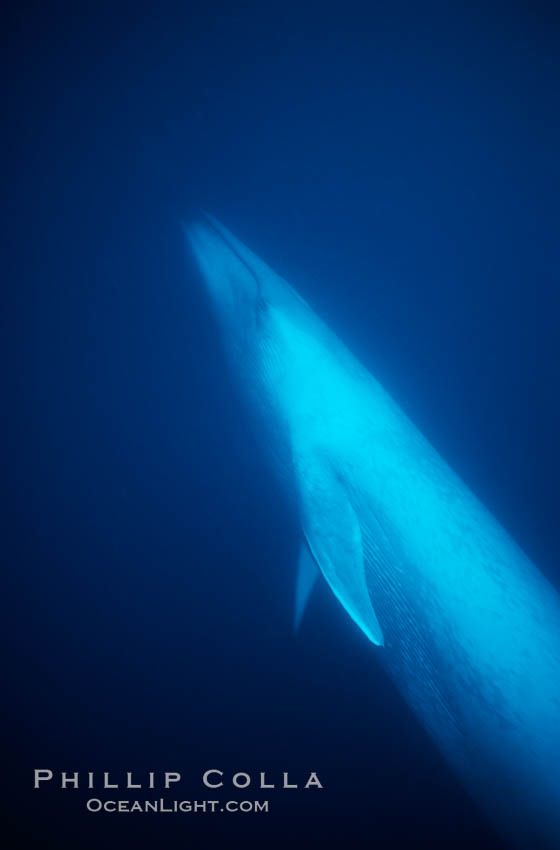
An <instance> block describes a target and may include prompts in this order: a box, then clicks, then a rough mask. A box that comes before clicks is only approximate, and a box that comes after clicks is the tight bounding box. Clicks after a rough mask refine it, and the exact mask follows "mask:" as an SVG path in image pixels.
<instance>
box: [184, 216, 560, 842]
mask: <svg viewBox="0 0 560 850" xmlns="http://www.w3.org/2000/svg"><path fill="white" fill-rule="evenodd" d="M186 234H187V237H188V241H189V243H190V246H191V248H192V251H193V253H194V256H195V258H196V261H197V264H198V267H199V270H200V274H201V277H202V278H203V280H204V282H205V284H206V286H207V289H208V291H209V293H210V300H211V303H212V305H213V307H214V310H215V314H216V318H217V322H218V325H219V327H220V330H221V336H222V338H223V342H224V347H225V351H226V354H227V358H228V360H229V362H230V364H231V369H232V374H233V375H235V379H236V383H237V386H238V387H239V388H240V391H241V393H242V395H243V398H244V399H245V402H246V403H247V404H248V406H249V410H250V412H251V417H252V419H253V420H254V422H255V425H256V428H257V432H258V434H259V437H260V440H261V442H262V444H263V446H264V448H265V451H266V454H267V456H268V458H269V460H270V462H271V463H272V466H273V468H274V470H275V471H276V473H277V475H278V477H279V479H280V481H281V482H282V484H283V486H284V487H285V489H286V491H287V493H288V494H289V497H290V498H291V500H292V501H293V503H294V504H295V506H296V508H297V513H298V516H299V519H300V524H301V531H302V548H301V554H300V563H299V573H298V579H297V588H296V596H295V612H294V620H295V623H296V624H297V623H299V621H300V620H301V617H302V614H303V611H304V609H305V605H306V602H307V599H308V597H309V594H310V592H311V589H312V587H313V585H314V582H315V578H316V576H317V575H319V574H322V575H323V576H324V578H325V579H326V581H327V583H328V585H329V586H330V588H331V589H332V591H333V593H334V594H335V596H336V597H337V599H338V600H339V602H340V603H341V605H342V606H343V607H344V609H345V610H346V611H347V613H348V615H349V616H350V618H351V619H352V620H353V621H354V623H356V624H357V626H359V628H360V629H361V630H362V631H363V632H364V634H365V635H366V636H367V638H368V639H369V640H370V641H371V643H372V644H374V645H375V647H376V649H375V654H376V655H377V657H378V659H379V661H380V663H381V664H382V665H383V666H384V667H385V668H386V670H387V672H388V673H389V674H390V676H391V677H392V678H393V680H394V681H395V683H396V685H397V687H398V689H399V690H400V692H401V694H402V695H403V697H404V698H405V700H406V701H407V702H408V704H409V705H410V706H411V708H412V709H413V710H414V712H415V713H416V715H417V716H418V717H419V719H420V720H421V722H422V724H423V725H424V726H425V728H426V729H427V731H428V733H429V734H430V736H431V737H432V739H433V740H434V741H435V743H436V744H437V745H438V747H439V748H440V750H441V752H442V753H443V755H444V757H445V758H446V760H447V761H448V763H449V764H450V765H451V766H452V768H453V769H454V770H455V772H456V773H457V774H458V775H459V776H460V777H461V779H462V781H463V783H464V784H465V786H466V787H467V789H468V790H469V792H470V793H471V795H472V796H473V797H474V799H475V800H476V801H477V802H478V803H479V804H480V805H481V806H482V807H483V808H484V809H485V811H486V812H487V814H488V816H489V817H490V818H491V819H492V820H493V821H494V823H495V825H496V826H497V828H498V829H499V831H500V832H501V833H502V835H503V836H504V837H505V838H506V840H507V841H508V843H510V844H511V845H512V846H518V847H522V848H526V849H527V850H528V848H531V850H537V848H540V850H545V848H546V850H552V848H558V847H560V597H559V595H558V593H557V592H556V590H555V589H554V588H553V587H552V585H551V584H550V583H549V582H548V581H547V579H546V578H545V577H544V576H543V575H542V574H541V573H540V572H539V571H538V570H537V569H536V567H535V566H534V565H533V564H532V563H531V561H530V560H529V559H528V558H527V556H526V555H525V554H524V553H523V552H522V551H521V549H520V548H519V547H518V546H517V544H516V543H515V542H514V541H513V540H512V538H511V537H510V536H509V534H508V533H507V532H506V531H505V530H504V529H503V528H502V527H501V525H500V524H499V523H498V522H497V521H496V520H495V519H494V518H493V516H492V515H491V514H490V513H489V511H488V510H486V508H485V507H484V506H483V505H482V504H481V502H480V501H479V500H478V499H477V498H476V497H475V496H474V495H473V493H472V492H471V491H470V490H469V489H468V487H467V486H466V485H465V484H464V483H463V481H462V480H461V479H460V478H459V476H457V475H456V474H455V473H454V472H453V470H452V469H451V468H450V467H449V466H448V465H447V464H446V462H445V461H444V460H443V459H442V457H441V456H440V455H439V454H438V453H437V451H436V450H435V449H434V448H433V447H432V446H431V445H430V444H429V442H428V441H427V440H426V439H425V438H424V437H423V436H422V434H421V433H420V432H419V430H418V429H417V428H416V427H415V426H414V424H413V423H412V422H411V421H410V420H409V418H408V417H407V416H406V415H405V414H404V413H403V411H402V410H401V409H400V408H399V407H398V405H397V404H396V403H395V402H394V401H393V399H392V398H391V397H390V395H389V394H388V393H387V392H386V391H385V390H384V389H383V387H382V386H381V385H380V384H379V383H378V382H377V381H376V380H375V378H374V377H373V376H372V375H371V374H370V373H369V372H368V371H367V370H366V369H365V368H364V366H362V365H361V364H360V363H359V362H358V360H357V359H356V358H355V357H354V356H353V355H352V354H351V353H350V352H349V350H348V349H347V348H346V347H345V346H344V345H343V343H342V342H341V341H340V340H339V339H338V338H337V337H336V336H335V334H334V333H332V332H331V331H330V330H329V328H328V327H327V326H326V325H325V324H324V323H323V322H322V321H321V320H320V319H319V318H318V317H317V316H316V314H315V313H314V312H313V310H312V309H311V308H310V307H309V306H308V304H307V303H306V302H305V301H304V300H303V299H302V298H301V297H300V296H299V295H298V293H297V292H296V291H295V290H294V289H293V288H292V287H291V286H290V285H289V284H288V283H287V282H286V281H285V280H283V279H282V278H281V277H280V276H279V275H277V274H276V273H275V272H273V271H272V270H271V269H270V268H269V267H268V266H267V265H266V264H265V263H264V262H263V261H262V260H260V259H259V258H258V257H257V256H256V255H255V254H254V253H252V252H251V251H250V250H249V249H248V248H247V247H246V246H245V245H244V244H243V243H242V242H240V241H239V240H238V239H236V238H235V237H234V236H233V235H232V234H231V233H230V232H229V231H228V230H226V229H225V228H224V227H223V226H222V225H221V224H220V223H219V222H217V221H216V220H215V219H214V218H212V217H210V216H206V215H204V216H201V217H200V218H199V219H198V220H195V221H194V222H192V223H191V224H189V225H188V226H187V227H186Z"/></svg>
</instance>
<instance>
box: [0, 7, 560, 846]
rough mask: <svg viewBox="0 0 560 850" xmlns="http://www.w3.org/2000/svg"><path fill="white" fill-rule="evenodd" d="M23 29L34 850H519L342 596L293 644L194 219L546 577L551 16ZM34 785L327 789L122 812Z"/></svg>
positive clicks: (550, 431)
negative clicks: (305, 783)
mask: <svg viewBox="0 0 560 850" xmlns="http://www.w3.org/2000/svg"><path fill="white" fill-rule="evenodd" d="M78 5H79V4H78ZM465 6H466V4H465ZM6 31H7V33H8V39H7V41H8V54H7V56H8V62H9V73H8V75H7V79H8V81H9V84H8V87H7V88H8V92H7V94H8V114H9V123H10V127H11V132H10V133H9V136H8V149H7V154H6V156H5V163H6V165H7V174H8V188H9V195H8V209H7V213H8V215H7V221H6V232H7V234H8V252H7V254H6V257H7V266H8V268H7V274H6V276H5V284H4V290H3V291H4V302H5V308H7V309H6V312H5V316H7V317H8V319H7V322H6V330H7V334H6V338H7V341H8V346H7V356H6V362H7V364H8V372H9V389H10V390H13V391H14V402H13V403H12V402H11V401H10V402H9V404H8V406H7V409H8V414H9V415H8V425H9V427H8V430H7V440H6V445H7V448H8V453H7V454H8V457H7V482H8V499H9V505H8V511H7V518H8V521H9V533H8V550H7V553H8V557H7V559H6V564H7V571H8V579H7V582H6V585H7V589H8V590H9V591H10V598H11V595H12V591H13V602H11V604H10V612H9V615H8V621H7V622H8V627H7V632H6V633H7V645H8V646H9V648H10V659H11V662H12V663H11V665H10V667H12V668H13V671H12V672H13V677H12V678H11V680H10V684H9V690H8V698H7V702H8V705H9V708H10V720H9V725H8V730H9V738H10V746H9V750H10V754H11V755H13V766H11V767H10V776H11V783H12V790H13V791H15V801H14V804H13V809H12V815H13V817H14V819H15V822H16V827H17V829H18V830H19V832H20V834H21V836H22V846H25V844H24V839H28V840H29V841H30V842H31V841H38V840H39V839H40V840H41V841H42V842H43V843H46V844H47V846H51V845H52V846H56V847H58V848H65V847H72V848H76V847H80V848H81V847H89V846H90V845H91V846H92V847H99V846H105V847H113V846H114V847H117V846H123V844H124V846H131V847H132V846H134V847H144V846H146V847H153V846H156V845H159V843H160V842H161V843H163V844H165V846H167V845H169V846H171V844H172V842H181V844H180V845H179V844H178V845H177V846H193V847H195V846H196V847H198V846H208V847H213V846H218V847H221V846H226V845H227V844H228V843H229V842H230V841H234V840H243V841H244V842H245V843H251V842H252V841H253V840H255V841H257V842H260V846H268V843H270V841H271V840H272V838H278V837H279V838H280V839H281V840H282V841H283V842H286V841H287V840H289V841H290V843H291V844H292V845H293V846H297V847H299V846H302V847H303V846H305V845H306V843H308V842H309V841H317V842H321V843H329V842H331V841H332V842H336V843H337V844H340V843H341V842H346V843H347V846H353V845H355V844H358V843H359V842H366V841H368V842H370V843H371V844H372V846H375V845H377V846H379V847H385V846H390V847H433V846H434V845H436V846H438V845H439V844H440V843H441V844H442V845H443V846H446V847H448V846H467V847H470V846H472V847H475V846H476V847H479V848H485V850H498V848H500V847H502V845H501V844H500V841H499V839H498V837H497V836H496V835H495V833H494V832H493V829H492V827H491V826H490V825H489V824H488V823H487V822H486V820H485V819H484V817H483V816H482V814H480V813H479V811H478V810H477V809H476V808H475V806H474V805H473V804H472V803H471V801H470V799H469V798H468V796H467V795H466V793H465V792H464V790H463V788H462V787H461V786H460V784H459V783H458V781H457V780H456V779H455V778H454V776H453V775H452V774H451V773H450V772H449V771H448V769H447V767H446V766H445V764H444V763H443V761H442V759H441V757H440V756H439V754H438V753H437V751H436V750H435V748H434V747H433V746H432V744H431V742H430V741H429V740H428V739H427V737H426V735H425V733H424V731H423V730H422V729H421V728H420V726H419V725H418V723H417V721H416V720H415V719H414V717H413V716H412V715H411V713H410V711H409V710H408V709H407V708H406V706H405V705H404V704H403V702H402V701H401V699H400V697H399V696H398V694H397V693H396V692H395V690H394V688H393V686H392V684H391V683H390V682H389V681H388V680H387V679H386V678H385V677H384V676H383V674H382V673H381V671H380V670H379V669H378V667H377V665H376V662H375V658H374V653H373V652H372V647H371V645H370V644H369V643H368V642H367V640H366V639H365V638H364V637H363V636H362V635H360V634H359V632H358V631H357V629H355V628H354V627H353V626H352V624H351V623H350V621H349V619H348V617H347V616H346V615H345V614H344V612H343V610H342V608H341V607H340V606H338V605H337V603H336V601H335V600H334V598H333V597H332V596H331V595H330V593H329V591H328V590H327V589H326V587H321V588H320V589H319V590H318V591H317V593H316V594H315V596H314V597H313V600H312V603H311V606H310V609H309V611H308V614H307V615H306V618H305V621H304V624H303V628H302V631H301V633H300V635H299V636H298V637H297V638H294V637H293V635H292V633H291V623H292V595H293V577H294V573H295V563H296V558H297V550H298V545H299V543H298V532H297V527H296V525H295V522H294V517H293V515H292V514H291V513H290V510H289V507H288V506H287V505H286V504H285V503H284V502H283V501H282V498H281V495H280V494H279V493H278V492H277V490H276V488H275V486H274V482H273V481H272V480H271V479H270V478H269V475H268V472H267V470H266V467H265V465H264V463H263V462H262V459H261V457H260V455H259V453H258V450H257V447H256V444H255V441H254V439H253V435H252V434H251V431H250V428H249V423H248V421H247V420H246V418H245V413H244V411H243V409H242V408H241V407H240V406H239V405H238V402H237V399H236V397H235V395H234V393H233V390H232V388H231V386H230V381H229V375H228V373H227V370H226V367H225V362H224V359H223V356H222V352H221V349H220V344H219V339H218V334H217V331H216V330H215V328H214V326H213V323H212V318H211V315H210V312H209V309H208V306H207V304H206V301H205V299H204V295H203V292H202V289H201V287H200V285H199V281H198V278H197V275H196V273H195V270H194V268H193V266H192V265H191V264H190V262H189V260H188V257H187V254H186V251H185V247H184V245H183V242H182V234H181V228H180V223H181V220H184V219H185V218H188V217H189V216H190V215H191V214H192V213H193V211H195V210H197V209H199V208H200V207H203V208H205V209H208V210H210V211H211V212H213V213H214V214H216V215H217V216H218V217H219V218H221V219H222V220H223V221H224V223H225V224H226V225H227V226H228V227H230V228H231V229H232V230H233V231H234V232H235V233H236V234H237V235H239V237H240V238H242V239H243V240H244V241H245V242H246V243H247V244H249V245H250V246H251V247H252V248H253V249H254V250H255V251H256V252H257V253H259V254H260V255H261V256H262V257H264V258H265V259H266V260H267V261H268V262H269V263H270V264H271V265H272V266H273V267H274V268H275V269H277V270H278V271H279V272H281V273H282V274H283V275H284V276H286V277H287V278H288V279H289V280H290V281H291V282H292V283H293V284H294V285H295V286H296V287H297V288H298V289H299V291H300V292H301V293H302V294H303V295H304V296H305V297H306V299H307V300H308V301H309V302H310V303H311V304H312V305H313V306H314V307H315V309H316V310H317V312H318V313H319V314H320V315H321V316H322V317H323V318H325V319H326V320H327V322H328V323H329V324H330V325H331V327H332V328H333V329H334V330H335V331H336V332H337V333H338V334H339V335H340V337H341V338H342V339H344V340H345V342H346V343H347V344H348V345H349V346H350V348H351V349H352V350H353V351H354V352H355V353H356V354H357V355H358V356H359V357H360V358H361V359H362V360H363V361H364V362H365V363H366V364H367V366H368V367H369V368H370V370H371V371H372V372H374V374H375V375H376V377H378V379H380V380H381V381H382V383H383V384H384V385H385V387H386V388H387V389H388V390H389V391H390V392H391V393H392V394H393V396H394V397H395V398H396V399H397V400H398V401H399V403H400V404H401V406H402V407H403V408H404V409H405V410H406V411H407V413H408V414H409V415H410V416H411V418H412V419H413V420H414V421H415V423H416V424H417V425H418V426H419V427H420V428H421V429H422V430H423V431H424V433H425V434H426V436H428V437H429V439H430V440H431V441H432V443H433V444H434V445H435V446H436V447H437V448H438V449H439V451H440V452H441V453H442V454H443V455H444V456H445V458H446V459H447V460H448V461H449V462H450V464H451V465H452V466H453V467H454V468H455V470H456V471H458V472H459V473H460V474H461V475H462V477H463V478H464V479H465V480H466V481H467V482H468V483H469V485H470V486H471V487H472V488H473V489H474V491H475V492H476V493H477V494H478V495H479V496H480V497H481V498H482V500H483V501H484V503H485V504H486V505H487V506H488V507H489V508H490V509H491V510H492V511H493V513H494V514H495V515H496V516H497V517H498V519H499V520H500V521H501V522H502V523H503V524H504V525H505V526H506V528H508V530H509V531H510V532H511V533H512V535H513V536H514V537H515V539H516V540H517V541H518V542H519V543H520V544H521V545H522V547H523V548H524V549H525V551H526V552H527V553H528V554H529V555H530V556H531V557H532V558H533V559H534V560H535V562H536V563H537V564H538V565H539V566H540V568H541V569H542V570H543V571H544V572H545V573H546V574H547V575H548V576H550V577H551V579H552V580H553V581H555V582H556V583H557V584H560V568H559V567H558V564H559V563H560V559H559V553H560V540H559V538H558V488H557V481H558V478H559V476H560V453H559V451H558V443H557V435H558V427H559V421H560V416H559V413H560V401H559V396H558V385H559V380H558V379H559V368H558V363H559V359H558V339H557V327H558V299H557V286H558V272H559V262H558V247H557V246H558V236H557V233H558V223H559V222H558V188H559V186H558V159H557V151H558V143H559V141H560V140H559V138H558V135H559V134H558V123H557V115H558V107H559V104H558V82H559V80H558V56H557V44H558V35H559V27H558V20H557V15H556V14H555V13H554V10H553V9H552V6H551V7H548V6H547V5H546V4H544V3H542V4H539V3H536V4H535V3H524V4H509V6H508V7H507V8H506V7H505V6H504V7H502V6H500V5H498V4H492V3H490V4H483V5H481V6H480V8H472V9H467V8H463V4H441V5H439V6H436V5H432V6H429V7H425V6H424V5H423V4H411V5H407V4H403V3H390V4H385V3H380V4H368V5H367V6H366V5H364V6H361V7H358V6H355V5H352V4H340V5H339V6H338V7H336V8H335V7H331V6H328V5H327V6H325V5H324V4H311V3H304V4H303V7H300V6H299V5H296V4H290V3H282V4H274V3H267V4H257V3H248V4H230V5H228V6H226V5H223V6H218V5H217V4H213V3H205V4H200V5H198V6H194V5H193V6H189V5H188V4H180V5H178V6H173V5H163V6H161V7H156V5H155V4H154V6H153V7H152V8H151V9H150V10H148V9H145V8H142V9H140V8H139V7H138V6H134V5H128V4H118V3H116V4H106V5H104V4H102V5H98V6H97V7H96V9H95V10H94V9H93V7H91V8H85V6H84V8H83V9H79V8H78V6H75V5H74V6H72V7H71V6H68V7H64V6H63V5H62V4H57V5H56V7H53V6H50V5H49V4H42V3H23V4H18V7H17V10H15V11H14V12H13V14H12V17H11V18H10V20H9V26H8V27H7V30H6ZM35 767H39V768H47V767H50V768H52V769H53V770H58V771H60V770H67V771H74V770H81V771H87V770H99V771H103V770H114V771H119V770H138V771H144V772H146V771H148V770H180V771H181V772H182V773H183V776H184V779H185V784H184V786H182V790H181V796H182V797H186V798H192V799H197V798H198V799H204V798H205V797H208V796H209V798H212V795H211V794H210V795H208V794H205V793H204V791H203V789H202V788H201V787H200V783H199V775H200V774H201V772H202V770H204V769H206V768H209V767H222V768H223V769H224V770H225V771H232V772H233V771H235V770H246V769H248V770H253V771H255V772H258V771H260V770H267V771H269V772H270V773H271V774H272V773H276V774H278V773H279V772H280V771H283V770H289V771H290V774H292V773H293V775H294V776H295V777H296V778H297V777H301V776H304V775H305V774H306V773H307V772H308V771H309V770H317V771H318V772H319V775H320V776H321V779H322V780H323V781H324V784H325V790H324V791H322V792H313V791H307V792H304V793H303V792H302V793H300V792H294V793H292V792H289V791H287V792H285V793H283V794H282V793H278V792H275V793H274V794H273V795H271V797H270V799H271V801H272V807H271V812H270V813H269V814H268V815H266V816H264V815H261V816H256V815H247V816H245V817H244V816H241V815H239V816H228V817H226V816H223V817H221V816H215V817H214V816H198V817H194V816H192V817H191V816H179V815H176V816H171V815H159V816H152V817H148V816H135V817H133V816H129V817H127V816H124V815H120V816H119V815H114V816H109V815H106V816H103V815H92V814H87V813H86V812H85V810H84V801H85V799H86V792H83V793H82V791H80V792H73V791H70V790H68V791H65V792H64V793H62V792H55V791H51V790H45V791H41V792H34V791H33V790H31V782H32V770H33V768H35ZM120 796H122V794H121V795H120ZM245 796H247V795H245ZM255 796H257V797H258V796H261V795H260V794H257V795H255ZM248 797H249V799H253V795H252V794H249V795H248ZM30 846H31V844H30Z"/></svg>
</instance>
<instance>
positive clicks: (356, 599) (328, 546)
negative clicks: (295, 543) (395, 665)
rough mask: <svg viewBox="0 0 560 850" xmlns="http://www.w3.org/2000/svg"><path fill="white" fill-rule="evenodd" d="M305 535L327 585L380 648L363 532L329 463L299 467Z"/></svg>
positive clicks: (313, 461)
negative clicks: (365, 557)
mask: <svg viewBox="0 0 560 850" xmlns="http://www.w3.org/2000/svg"><path fill="white" fill-rule="evenodd" d="M298 473H299V475H298V477H299V487H300V499H301V521H302V526H303V533H304V535H305V539H306V540H307V544H308V546H309V549H310V551H311V553H312V555H313V558H314V560H315V562H316V563H317V565H318V567H319V569H320V570H321V572H322V573H323V575H324V577H325V579H326V581H327V583H328V585H329V587H330V588H331V590H332V591H333V593H334V595H335V596H336V598H337V599H338V600H339V602H340V603H341V604H342V605H343V607H344V608H345V609H346V611H347V612H348V613H349V614H350V616H351V617H352V619H353V620H354V622H355V623H357V624H358V626H359V627H360V628H361V629H362V631H363V632H364V633H365V634H366V635H367V637H368V638H369V639H370V640H371V642H372V643H374V644H375V645H376V646H383V643H384V641H383V632H382V630H381V626H380V625H379V621H378V619H377V616H376V614H375V611H374V609H373V606H372V603H371V600H370V597H369V592H368V589H367V584H366V573H365V565H364V555H363V549H362V532H361V529H360V523H359V521H358V517H357V516H356V512H355V511H354V508H353V506H352V503H351V502H350V499H349V498H348V494H347V492H346V489H345V487H344V483H343V482H342V481H341V479H340V478H339V476H338V475H336V473H335V471H334V470H333V469H332V467H331V466H330V464H329V463H328V462H325V461H324V460H322V459H319V458H309V457H306V458H305V459H304V460H302V462H300V463H298Z"/></svg>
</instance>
